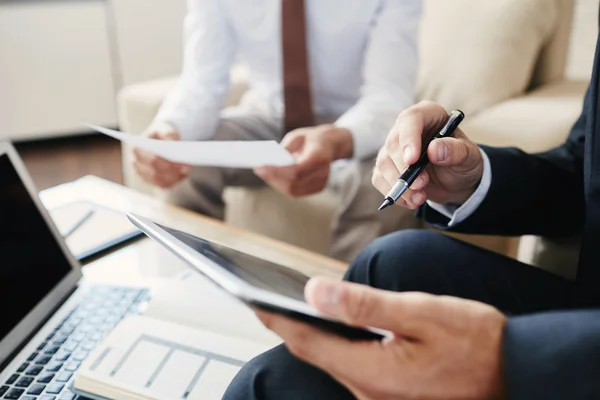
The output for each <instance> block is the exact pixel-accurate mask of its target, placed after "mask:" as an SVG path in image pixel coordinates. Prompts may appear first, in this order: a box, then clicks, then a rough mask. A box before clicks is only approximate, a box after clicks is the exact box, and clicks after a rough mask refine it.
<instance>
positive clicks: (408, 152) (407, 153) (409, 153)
mask: <svg viewBox="0 0 600 400" xmlns="http://www.w3.org/2000/svg"><path fill="white" fill-rule="evenodd" d="M410 156H412V149H411V148H410V147H408V146H407V147H406V148H405V149H404V160H408V159H410Z"/></svg>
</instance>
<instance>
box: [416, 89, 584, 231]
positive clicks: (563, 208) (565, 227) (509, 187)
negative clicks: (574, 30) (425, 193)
mask: <svg viewBox="0 0 600 400" xmlns="http://www.w3.org/2000/svg"><path fill="white" fill-rule="evenodd" d="M593 112H594V110H593V106H592V100H591V90H590V89H589V88H588V93H587V95H586V98H585V102H584V106H583V112H582V114H581V116H580V117H579V119H578V120H577V122H576V123H575V125H574V126H573V128H572V130H571V133H570V135H569V137H568V139H567V141H566V142H565V143H564V144H563V145H562V146H560V147H558V148H556V149H553V150H550V151H547V152H545V153H539V154H526V153H525V152H523V151H521V150H519V149H517V148H493V147H487V146H481V148H482V149H483V150H484V151H485V152H486V154H487V155H488V157H489V159H490V165H491V173H492V180H491V185H490V188H489V191H488V193H487V195H486V197H485V199H483V201H482V202H481V204H480V205H479V207H477V209H476V210H475V211H474V212H473V214H472V215H471V216H469V217H468V218H467V219H465V220H464V221H463V222H461V223H459V224H457V225H455V226H453V227H452V230H454V231H457V232H463V233H477V234H494V235H510V236H520V235H542V236H549V237H561V236H573V235H575V234H578V233H580V232H581V231H582V229H583V222H584V211H585V210H584V206H585V202H584V175H583V174H584V172H583V171H584V164H583V163H584V149H585V130H586V124H588V123H589V121H590V116H591V114H592V113H593ZM523 134H524V135H526V134H527V132H523ZM418 215H420V216H421V217H422V218H424V219H425V220H426V221H427V222H428V223H430V224H431V225H433V226H435V227H437V228H440V229H448V227H447V224H448V218H447V217H445V216H443V215H442V214H440V213H438V212H437V211H435V210H433V209H432V208H431V207H429V206H427V205H425V206H423V207H422V208H421V209H420V210H419V211H418Z"/></svg>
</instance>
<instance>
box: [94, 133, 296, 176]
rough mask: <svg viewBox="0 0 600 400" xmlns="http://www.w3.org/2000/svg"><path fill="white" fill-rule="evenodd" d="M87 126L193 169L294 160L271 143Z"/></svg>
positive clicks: (269, 141)
mask: <svg viewBox="0 0 600 400" xmlns="http://www.w3.org/2000/svg"><path fill="white" fill-rule="evenodd" d="M85 125H86V126H87V127H89V128H91V129H94V130H96V131H98V132H100V133H103V134H105V135H107V136H110V137H112V138H114V139H117V140H120V141H121V142H124V143H127V144H129V145H132V146H135V147H139V148H141V149H144V150H148V151H150V152H152V153H154V154H156V155H158V156H160V157H162V158H164V159H165V160H168V161H171V162H175V163H180V164H187V165H195V166H211V167H227V168H255V167H260V166H264V165H272V166H277V167H281V166H286V165H292V164H294V157H293V156H292V155H291V154H290V153H289V152H288V151H287V150H286V149H284V148H283V147H282V146H281V145H280V144H279V143H277V142H276V141H274V140H257V141H240V140H234V141H193V142H190V141H169V140H157V139H149V138H145V137H141V136H136V135H132V134H129V133H124V132H119V131H115V130H112V129H107V128H103V127H101V126H96V125H91V124H85Z"/></svg>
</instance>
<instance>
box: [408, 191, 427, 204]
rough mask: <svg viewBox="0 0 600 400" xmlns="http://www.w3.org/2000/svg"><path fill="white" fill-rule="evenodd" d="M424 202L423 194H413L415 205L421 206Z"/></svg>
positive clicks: (412, 199)
mask: <svg viewBox="0 0 600 400" xmlns="http://www.w3.org/2000/svg"><path fill="white" fill-rule="evenodd" d="M423 200H424V197H423V193H415V194H413V196H412V198H411V201H412V203H413V204H416V205H420V204H421V203H422V202H423Z"/></svg>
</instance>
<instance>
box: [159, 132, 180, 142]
mask: <svg viewBox="0 0 600 400" xmlns="http://www.w3.org/2000/svg"><path fill="white" fill-rule="evenodd" d="M160 138H161V139H162V140H179V133H177V132H176V131H169V132H165V133H163V134H161V135H160Z"/></svg>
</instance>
